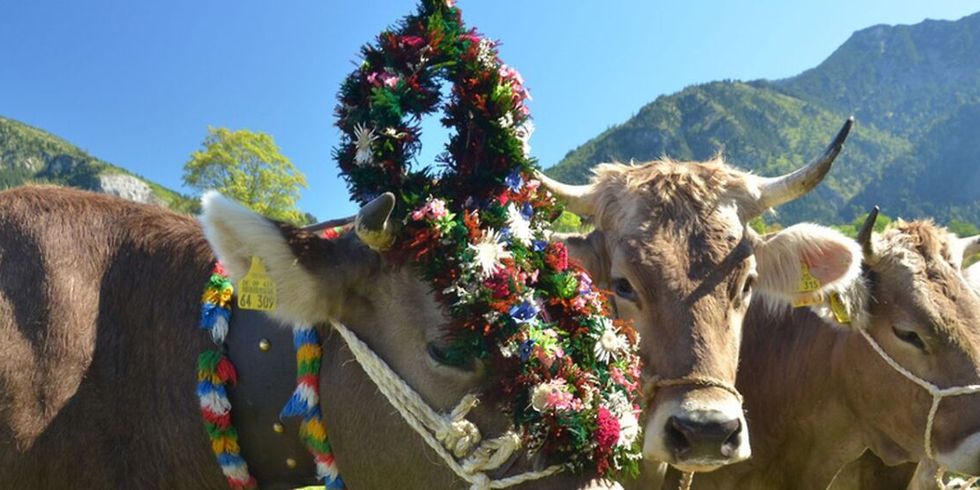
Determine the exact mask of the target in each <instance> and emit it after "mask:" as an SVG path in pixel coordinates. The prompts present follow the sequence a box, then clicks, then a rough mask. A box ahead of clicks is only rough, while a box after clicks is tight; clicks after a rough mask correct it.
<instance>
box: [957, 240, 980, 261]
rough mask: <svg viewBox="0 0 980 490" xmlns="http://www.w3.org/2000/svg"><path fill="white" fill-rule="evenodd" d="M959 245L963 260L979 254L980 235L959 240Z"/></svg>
mask: <svg viewBox="0 0 980 490" xmlns="http://www.w3.org/2000/svg"><path fill="white" fill-rule="evenodd" d="M960 244H961V245H962V247H963V258H964V259H966V258H967V257H972V256H974V255H976V254H980V235H973V236H968V237H963V238H960Z"/></svg>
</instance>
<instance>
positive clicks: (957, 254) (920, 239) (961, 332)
mask: <svg viewBox="0 0 980 490" xmlns="http://www.w3.org/2000/svg"><path fill="white" fill-rule="evenodd" d="M871 221H873V217H872V218H871V219H869V222H871ZM865 229H866V230H868V231H867V232H865V233H862V234H861V237H860V241H861V243H862V246H863V248H864V253H865V260H864V268H865V272H864V277H865V280H864V281H862V282H861V283H860V287H858V288H855V289H853V290H852V291H851V293H850V296H849V297H848V298H846V302H847V303H848V304H849V306H850V308H851V310H852V311H853V313H852V314H851V317H852V318H853V322H852V323H851V324H850V325H840V324H838V326H840V327H846V328H854V329H864V331H865V332H867V333H868V334H869V335H870V336H871V338H872V339H874V341H875V342H876V343H877V344H878V345H879V346H880V348H881V349H882V350H883V351H884V352H885V353H886V354H887V355H888V356H890V357H891V358H892V359H894V360H895V361H896V362H897V363H898V364H899V365H900V366H902V367H904V368H905V369H907V370H909V371H910V372H911V373H912V374H914V375H915V376H917V377H919V378H921V379H923V380H926V381H928V382H929V383H932V384H933V385H936V386H938V387H939V388H947V387H955V386H966V385H972V384H980V296H978V294H980V293H978V292H977V291H976V290H973V289H972V288H971V286H970V284H969V282H968V281H967V279H966V278H965V277H964V274H963V273H962V272H963V271H962V270H961V262H962V260H963V256H964V254H966V255H970V254H971V253H974V252H975V251H976V247H977V238H976V237H973V238H969V239H958V238H956V236H955V235H953V234H952V233H950V232H948V231H947V230H945V229H944V228H941V227H939V226H937V225H935V224H933V223H932V222H930V221H914V222H903V221H898V222H897V223H895V224H894V225H893V226H892V227H891V228H890V229H888V230H887V231H885V232H884V233H883V234H881V235H873V234H872V233H870V226H869V225H866V226H865ZM817 313H818V314H820V313H823V314H824V317H825V320H826V321H828V322H831V323H835V324H836V323H837V318H836V317H835V316H834V315H831V314H827V313H828V312H827V311H825V310H824V309H818V310H817ZM853 337H854V339H853V341H852V342H849V344H848V346H849V347H848V349H847V354H846V355H847V359H846V361H844V362H842V363H839V364H846V366H841V367H840V369H843V370H845V371H846V372H847V373H848V374H847V375H846V376H842V378H843V379H844V380H845V381H846V390H847V399H848V402H849V403H850V404H851V408H852V409H853V410H854V411H855V412H856V413H857V415H858V416H859V417H860V419H861V420H862V422H863V425H865V426H866V437H867V439H868V441H867V442H868V444H869V445H870V446H871V448H872V450H873V451H874V452H875V453H876V454H878V455H879V456H880V457H882V459H884V460H885V461H886V462H889V463H890V464H895V463H898V462H902V461H918V460H920V459H924V458H925V453H926V450H925V438H924V434H925V433H926V420H927V415H928V413H929V411H930V407H931V405H932V402H933V398H932V397H931V396H930V395H929V394H928V393H927V392H926V390H925V389H923V388H921V387H919V386H918V385H916V384H914V383H913V382H912V381H910V380H908V379H906V378H905V377H904V376H903V375H901V374H899V373H898V372H897V371H896V370H895V369H894V368H893V367H892V366H890V365H888V364H887V363H886V361H884V359H883V358H882V357H881V356H879V355H878V354H877V353H875V352H874V351H873V350H872V349H873V348H872V346H871V345H870V342H866V341H865V340H864V339H862V338H861V336H858V335H854V336H853ZM928 437H929V440H930V444H931V446H932V452H933V455H934V456H935V458H936V461H937V462H938V463H939V464H940V465H943V466H945V467H947V468H949V469H950V470H953V471H958V472H963V473H969V474H980V394H970V395H962V396H954V397H947V398H943V399H942V400H941V402H940V404H939V407H938V411H937V412H936V414H935V420H934V425H933V427H932V430H931V434H930V435H929V436H928Z"/></svg>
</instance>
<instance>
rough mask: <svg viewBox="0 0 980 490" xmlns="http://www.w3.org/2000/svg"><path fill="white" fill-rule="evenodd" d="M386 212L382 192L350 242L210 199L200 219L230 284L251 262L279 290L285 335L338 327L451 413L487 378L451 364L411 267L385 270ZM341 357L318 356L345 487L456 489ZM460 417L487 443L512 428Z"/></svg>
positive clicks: (533, 462)
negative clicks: (291, 328)
mask: <svg viewBox="0 0 980 490" xmlns="http://www.w3.org/2000/svg"><path fill="white" fill-rule="evenodd" d="M394 205H395V199H394V197H393V196H392V195H391V194H386V195H383V196H381V197H379V198H378V199H376V200H375V201H372V202H371V203H369V204H367V205H366V206H365V207H364V208H362V210H361V211H360V213H359V214H358V216H357V218H356V220H355V223H356V226H355V228H356V233H347V234H344V235H342V236H341V237H339V238H337V239H334V240H325V239H322V238H320V237H318V236H317V235H315V234H313V233H309V232H306V231H303V230H300V229H297V228H294V227H292V226H290V225H286V224H282V223H276V222H273V221H270V220H267V219H265V218H263V217H261V216H259V215H257V214H255V213H254V212H252V211H250V210H248V209H246V208H244V207H242V206H240V205H238V204H236V203H234V202H232V201H230V200H227V199H225V198H223V197H221V196H218V195H217V194H214V193H209V194H206V195H205V197H204V200H203V206H202V207H203V214H202V216H201V221H202V224H203V226H204V229H205V235H206V237H207V239H208V241H209V242H210V244H211V246H212V248H213V250H214V251H215V254H216V255H217V256H218V258H219V259H220V260H221V261H222V262H223V263H224V265H225V267H226V269H227V270H228V272H229V273H230V275H231V276H232V278H233V279H236V280H237V279H238V278H241V277H242V276H243V275H244V274H245V273H246V272H247V270H248V267H249V264H250V261H251V258H252V257H253V256H254V257H259V258H260V259H261V260H262V261H263V263H264V265H265V267H266V269H267V271H268V274H269V276H270V278H271V279H272V280H273V281H274V282H275V284H276V287H277V292H278V305H277V307H276V309H275V310H274V311H273V312H272V315H273V316H274V317H276V318H277V319H279V320H281V321H282V322H283V323H284V324H286V325H291V324H304V325H311V324H324V323H326V322H328V321H336V322H340V323H342V324H344V325H345V326H347V327H348V328H349V329H350V330H351V331H353V332H354V333H355V334H357V336H358V337H359V338H360V339H361V340H363V341H364V342H365V343H367V344H368V345H369V346H370V348H371V349H372V350H373V351H374V352H375V353H376V354H378V355H379V356H380V357H381V358H382V359H383V360H384V361H385V362H387V363H388V365H389V366H391V368H392V369H393V370H394V371H395V372H397V373H398V374H399V376H401V378H402V379H403V380H405V381H406V382H407V383H408V384H409V385H410V386H411V387H412V388H413V389H415V391H416V392H418V393H419V394H420V395H421V396H422V398H423V399H424V400H425V401H426V402H427V403H428V404H429V405H430V406H431V407H433V408H434V409H436V410H438V411H443V412H447V413H448V412H449V411H451V410H452V409H453V408H454V407H455V406H456V404H457V403H458V402H459V401H460V400H461V399H462V398H463V397H464V396H465V395H467V394H469V393H479V392H481V391H483V389H484V388H486V387H487V386H488V384H489V383H490V381H491V380H490V377H489V376H487V374H486V370H485V369H484V366H483V365H482V364H481V362H480V361H478V360H472V359H470V360H464V361H461V362H460V361H457V360H455V359H451V358H448V357H446V356H445V355H444V353H445V351H446V349H445V348H446V347H447V346H446V344H445V342H447V340H446V337H447V335H446V333H447V331H446V327H447V325H448V322H449V318H448V317H447V316H446V314H445V313H444V308H443V307H442V306H441V304H440V303H438V302H437V301H436V299H435V298H434V297H433V295H432V292H431V286H430V285H428V284H427V283H424V282H422V281H421V280H420V279H419V278H418V277H417V273H416V271H415V269H414V268H413V267H411V266H409V265H405V266H400V265H394V264H392V263H390V262H388V261H386V260H385V259H384V258H383V257H382V255H381V254H380V253H379V250H382V249H384V248H385V247H387V246H389V245H390V244H391V239H390V238H391V233H390V227H391V223H390V221H389V215H390V213H391V211H392V208H393V206H394ZM327 342H330V339H328V340H327ZM345 352H346V349H345V348H341V349H340V350H338V351H334V352H333V354H334V355H333V356H327V357H325V358H324V361H323V362H324V368H323V370H324V372H323V373H322V374H323V376H321V392H322V393H324V413H325V416H326V417H327V425H328V428H329V430H330V438H331V444H332V445H333V447H334V448H335V449H336V454H337V461H338V465H339V467H340V469H341V471H342V472H343V476H344V479H345V480H346V481H347V482H348V483H349V484H350V486H352V487H354V486H362V487H378V486H385V485H386V484H390V483H391V478H393V477H394V476H392V475H394V474H397V477H398V478H399V484H400V485H402V486H404V487H405V488H456V487H458V486H459V485H460V481H459V480H458V478H456V477H455V475H453V474H452V473H451V472H449V470H448V467H446V466H445V465H444V464H442V463H441V462H439V463H436V462H437V461H439V458H438V457H437V456H436V455H435V454H434V453H431V450H430V449H429V448H428V447H427V446H425V444H424V443H423V442H422V439H421V438H420V437H419V436H418V435H417V434H415V433H414V432H413V431H412V430H411V429H409V427H408V425H407V424H405V423H404V421H403V420H402V419H401V418H400V417H399V416H398V415H397V413H396V412H395V410H394V409H393V408H392V407H391V405H390V404H389V403H388V402H387V401H386V400H385V399H384V398H383V397H382V396H381V395H380V394H379V393H378V391H377V389H376V388H375V386H374V384H372V383H371V382H370V381H369V380H368V379H367V378H366V377H365V376H364V374H363V373H362V372H361V370H360V367H359V366H358V365H357V364H356V363H355V362H353V361H351V360H350V359H348V358H341V359H338V358H337V357H338V356H337V354H340V355H341V356H343V355H344V353H345ZM327 366H331V367H330V368H329V369H328V367H327ZM467 419H469V420H470V421H472V422H474V423H475V424H476V425H477V426H478V427H479V429H480V431H481V433H482V434H483V436H484V437H486V438H489V437H496V436H498V435H500V434H501V433H503V432H504V431H505V430H506V429H507V428H508V427H509V425H510V424H511V420H510V419H509V417H507V416H505V415H504V414H503V413H502V412H501V411H500V410H499V409H497V408H495V407H494V404H493V403H485V404H480V405H478V406H477V407H476V408H474V409H473V410H472V411H471V412H470V413H469V415H468V416H467ZM378 448H385V450H384V451H381V452H379V451H378ZM407 455H413V457H417V458H421V460H422V461H425V462H426V464H422V465H419V464H417V461H412V460H411V459H410V458H409V459H406V458H408V456H407ZM544 463H546V462H544V461H542V460H541V458H537V457H536V458H523V457H522V458H516V460H515V461H514V463H513V465H511V466H510V471H511V472H513V473H518V472H523V471H527V470H529V469H531V468H536V469H541V468H543V466H541V465H542V464H544ZM505 468H507V466H505ZM508 474H509V473H508ZM497 476H498V477H499V476H502V475H497ZM585 483H586V482H584V481H582V478H581V477H578V476H575V475H570V474H560V475H556V476H552V477H549V478H546V479H543V480H537V481H534V482H531V483H530V484H529V488H556V489H557V488H582V487H583V485H585ZM522 488H523V487H522Z"/></svg>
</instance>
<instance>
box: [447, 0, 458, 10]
mask: <svg viewBox="0 0 980 490" xmlns="http://www.w3.org/2000/svg"><path fill="white" fill-rule="evenodd" d="M446 6H447V7H449V8H453V7H455V6H456V0H446Z"/></svg>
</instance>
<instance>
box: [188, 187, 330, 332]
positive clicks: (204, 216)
mask: <svg viewBox="0 0 980 490" xmlns="http://www.w3.org/2000/svg"><path fill="white" fill-rule="evenodd" d="M201 211H202V212H201V216H200V222H201V225H202V226H203V228H204V235H205V237H206V238H207V240H208V243H210V244H211V248H212V250H214V253H215V255H216V256H217V258H218V260H220V261H221V262H222V264H223V265H224V266H225V269H226V270H227V271H228V273H229V276H230V277H231V279H232V282H234V283H236V284H237V281H238V280H239V279H241V278H242V277H243V276H244V275H245V274H246V273H248V271H249V269H250V267H251V264H252V258H253V257H255V258H258V259H259V260H261V262H262V265H263V266H264V267H265V270H266V273H267V275H268V276H269V278H270V279H272V281H273V283H275V286H276V300H277V301H276V307H275V309H274V310H273V311H272V314H273V316H275V317H277V318H279V319H280V320H282V321H284V322H287V323H289V324H297V323H298V324H307V325H309V324H313V323H318V322H323V321H325V320H327V319H329V318H331V315H330V309H329V305H330V302H329V301H325V300H324V299H325V298H330V295H329V294H324V291H322V287H320V286H321V284H320V281H318V280H317V277H316V275H315V274H314V273H313V271H314V270H316V269H317V268H318V267H317V262H316V258H317V256H319V257H321V258H328V257H331V256H332V255H334V254H332V253H330V251H329V250H324V248H325V247H327V248H329V247H331V246H332V244H331V243H330V242H329V241H328V240H323V239H320V238H318V237H316V236H315V235H314V234H311V233H307V232H304V231H302V230H299V229H297V228H295V227H292V226H290V225H286V224H282V223H277V222H274V221H271V220H269V219H267V218H265V217H263V216H261V215H259V214H257V213H256V212H254V211H252V210H250V209H248V208H245V207H244V206H242V205H240V204H238V203H236V202H234V201H232V200H231V199H228V198H225V197H223V196H221V195H220V194H218V193H217V192H213V191H212V192H207V193H205V194H204V196H203V197H202V199H201Z"/></svg>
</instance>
